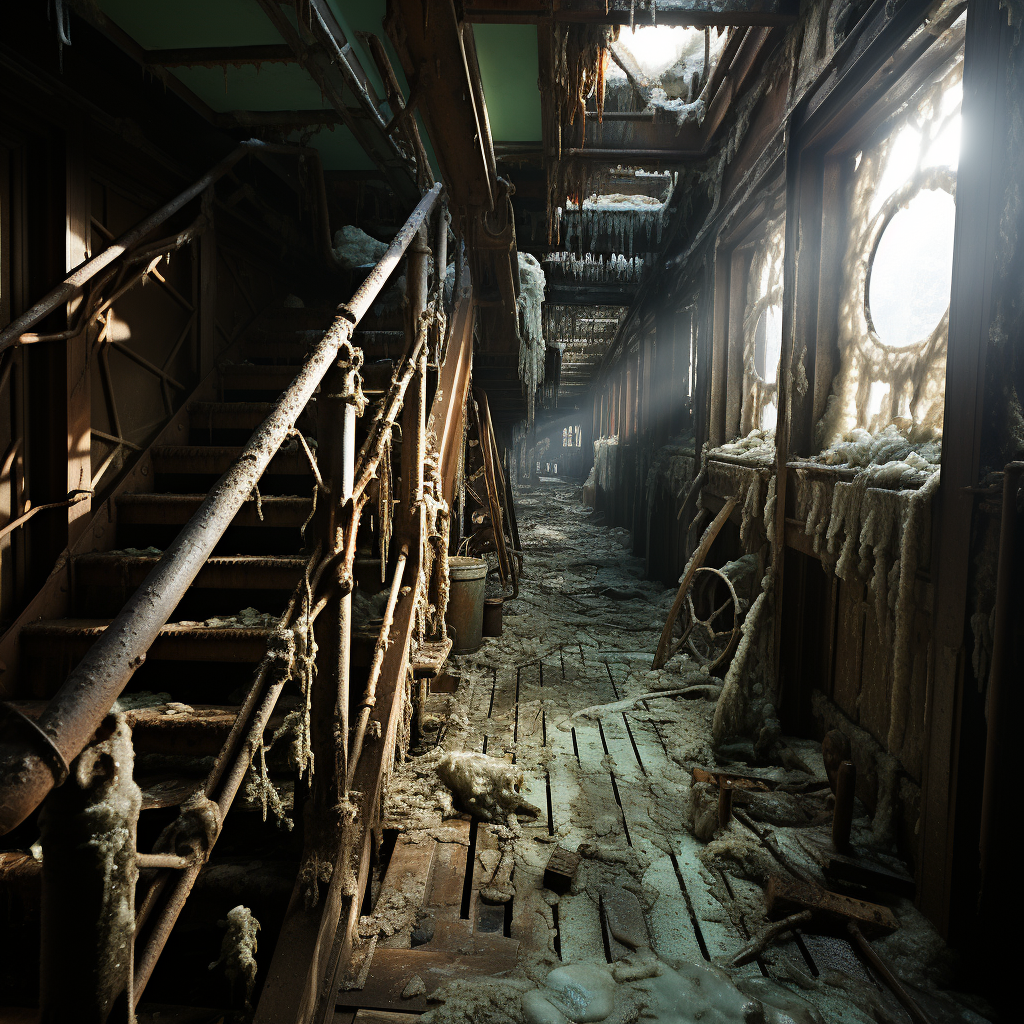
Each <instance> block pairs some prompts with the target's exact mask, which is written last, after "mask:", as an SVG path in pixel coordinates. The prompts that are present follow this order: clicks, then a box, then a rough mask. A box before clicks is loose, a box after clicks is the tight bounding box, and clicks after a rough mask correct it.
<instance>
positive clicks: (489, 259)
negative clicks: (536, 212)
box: [384, 0, 519, 387]
mask: <svg viewBox="0 0 1024 1024" xmlns="http://www.w3.org/2000/svg"><path fill="white" fill-rule="evenodd" d="M384 27H385V30H386V31H387V33H388V36H389V38H390V39H391V42H392V44H393V45H394V47H395V50H396V52H397V53H398V56H399V59H400V60H401V62H402V67H403V69H404V70H405V75H406V78H407V79H408V81H409V87H410V90H411V92H410V96H409V99H408V101H407V105H408V106H410V107H411V106H416V108H417V109H418V111H419V113H420V115H421V116H422V118H423V122H424V124H425V125H426V128H427V132H428V134H429V136H430V139H431V142H432V143H433V146H434V152H435V155H436V157H437V162H438V164H439V166H440V169H441V174H442V177H443V179H444V182H445V185H446V186H447V189H448V204H449V209H450V210H451V211H452V213H453V220H454V221H455V228H456V230H458V231H461V233H462V235H463V237H464V238H465V241H466V246H467V250H468V255H469V262H470V269H471V273H472V277H473V289H474V294H475V295H476V296H477V302H478V322H479V337H480V339H481V352H485V353H486V352H492V353H493V352H501V353H506V354H509V355H514V356H515V360H514V363H515V365H514V366H512V367H511V369H510V370H505V371H504V373H505V375H506V377H507V376H508V375H509V374H511V377H512V378H514V380H515V385H516V387H518V386H519V385H518V352H519V319H518V308H517V300H518V297H519V262H518V256H517V252H516V232H515V220H514V217H513V213H512V206H511V196H512V193H513V192H514V189H513V188H512V186H511V185H510V184H509V183H508V182H507V181H505V180H504V179H502V178H499V177H498V174H497V170H496V165H495V159H494V147H493V143H492V140H491V129H490V124H489V122H488V118H487V106H486V103H485V101H484V95H483V85H482V83H481V81H480V68H479V65H478V63H477V56H476V45H475V42H474V39H473V30H472V26H470V25H467V24H465V23H464V22H463V21H462V20H461V19H460V16H459V14H458V13H457V12H456V8H455V5H454V4H453V3H452V0H433V2H431V0H388V6H387V14H386V16H385V19H384ZM478 379H479V378H478Z"/></svg>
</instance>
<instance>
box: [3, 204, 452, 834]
mask: <svg viewBox="0 0 1024 1024" xmlns="http://www.w3.org/2000/svg"><path fill="white" fill-rule="evenodd" d="M440 191H441V186H440V184H438V185H435V186H434V188H433V189H431V190H430V192H428V193H427V194H426V195H425V196H424V197H423V199H422V200H421V201H420V203H419V205H418V206H417V207H416V209H415V210H414V211H413V213H412V215H411V216H410V218H409V220H408V221H407V222H406V224H405V226H404V227H403V228H402V230H401V231H400V232H399V233H398V234H397V235H396V236H395V240H394V241H393V242H392V243H391V245H390V246H389V248H388V250H387V252H386V253H385V254H384V256H383V257H382V258H381V260H380V262H379V263H378V264H377V266H376V267H374V269H373V271H371V273H370V275H369V276H368V277H367V278H366V280H365V281H364V282H363V284H362V285H361V286H360V287H359V289H358V290H357V291H356V293H355V295H353V296H352V299H351V301H349V302H348V303H347V304H346V305H345V306H342V307H340V310H339V316H338V318H337V319H336V320H335V321H334V323H333V324H332V325H331V327H330V328H329V329H328V331H327V333H326V334H325V335H324V337H323V339H322V340H321V342H320V343H319V345H317V347H316V349H315V350H314V351H313V353H312V355H310V357H309V358H308V359H307V360H306V362H305V364H304V365H303V366H302V368H301V369H300V370H299V373H298V375H297V376H296V378H295V380H294V381H293V382H292V384H291V386H290V387H289V388H288V390H287V391H286V392H285V393H284V394H283V395H282V396H281V397H280V398H279V399H278V401H277V404H276V405H275V407H274V410H273V411H272V412H271V414H270V415H269V416H268V417H267V418H266V419H265V420H264V421H263V423H262V424H261V425H260V426H259V427H258V428H257V430H256V432H255V433H254V434H253V436H252V437H251V438H250V439H249V442H248V444H247V445H246V446H245V448H244V450H243V451H242V453H241V455H239V457H238V458H237V459H236V460H235V462H234V464H233V465H232V466H231V468H230V469H228V471H227V472H226V473H225V474H224V475H223V476H222V477H221V478H220V480H218V481H217V483H216V484H215V485H214V486H213V488H212V489H211V491H210V492H209V494H207V496H206V498H205V499H204V500H203V503H202V504H201V505H200V506H199V508H198V509H197V510H196V512H195V514H194V515H193V516H192V518H191V519H190V520H189V521H188V523H186V524H185V527H184V528H183V529H182V531H181V533H179V534H178V536H177V537H176V538H175V539H174V541H173V542H172V544H171V546H170V547H169V548H168V549H167V550H166V551H165V552H164V554H163V556H162V557H161V559H160V561H159V562H158V563H157V564H156V566H155V567H154V569H153V570H152V572H150V574H149V575H148V576H147V577H146V579H145V581H144V582H143V583H142V585H141V586H140V587H139V589H138V590H137V591H136V592H135V594H134V595H133V596H132V597H131V598H130V599H129V600H128V602H127V603H126V604H125V606H124V607H123V608H122V609H121V611H120V612H119V613H118V615H117V617H116V618H115V619H114V621H113V622H112V623H111V624H110V626H108V627H107V629H106V630H105V631H104V633H103V634H102V636H100V638H99V639H98V640H97V641H96V643H95V644H93V646H92V647H91V648H90V649H89V651H88V652H87V653H86V655H85V657H84V658H83V659H82V660H81V661H80V662H79V664H78V666H77V667H76V668H75V670H74V671H73V672H72V673H71V675H70V676H69V677H68V679H67V681H66V682H65V683H64V685H63V686H62V687H61V688H60V690H59V691H58V692H57V694H56V695H55V696H54V697H53V699H52V700H51V701H50V703H49V704H48V705H47V707H46V710H45V711H44V712H43V714H42V715H41V716H40V719H39V726H40V728H41V729H42V730H43V731H44V732H45V733H46V734H47V735H48V736H49V737H50V738H51V739H52V741H53V743H54V745H55V746H56V747H57V749H58V750H59V751H60V752H61V754H62V755H63V757H64V759H65V761H67V762H70V761H72V760H73V759H74V758H75V757H76V756H77V755H78V754H79V753H80V752H81V751H82V750H83V749H84V747H85V745H86V744H87V743H88V742H89V739H90V737H91V736H92V735H93V733H94V732H95V731H96V728H97V726H98V725H99V723H100V722H101V721H102V720H103V718H104V716H105V715H106V714H107V712H108V711H109V710H110V707H111V705H112V704H113V703H114V701H115V700H116V699H117V698H118V696H120V694H121V691H122V690H123V689H124V687H125V685H126V684H127V683H128V680H129V679H131V677H132V675H133V674H134V673H135V670H136V669H137V668H138V667H139V666H140V665H141V664H142V663H143V662H144V661H145V659H146V652H147V651H148V650H149V648H150V646H151V644H152V643H153V641H154V640H155V639H156V636H157V634H158V633H159V631H160V629H161V628H162V627H163V625H164V624H165V623H166V622H167V620H168V618H169V617H170V615H171V613H172V612H173V611H174V609H175V607H176V606H177V604H178V602H179V601H180V600H181V598H182V597H183V596H184V594H185V591H186V590H188V588H189V587H190V586H191V584H192V581H193V580H194V579H195V577H196V575H197V574H198V572H199V570H200V569H201V568H202V566H203V564H204V563H205V562H206V560H207V558H209V557H210V554H211V553H212V551H213V549H214V547H215V546H216V544H217V542H218V541H219V540H220V538H221V537H222V536H223V534H224V531H225V530H226V529H227V528H228V526H229V525H230V524H231V521H232V519H234V517H235V515H236V514H237V513H238V511H239V510H240V509H241V508H242V506H243V505H244V504H245V502H246V501H247V500H249V497H250V495H251V493H252V489H253V487H254V486H255V484H256V482H257V481H258V480H259V478H260V477H261V476H262V474H263V472H264V470H265V469H266V468H267V466H268V465H269V464H270V460H271V459H272V458H273V457H274V455H276V454H277V450H278V448H280V446H281V444H282V442H283V441H284V440H285V438H286V437H287V436H288V432H289V431H290V430H291V429H292V427H293V426H294V425H295V421H296V420H297V419H298V417H299V414H300V413H301V412H302V411H303V409H305V407H306V405H307V403H308V402H309V399H310V398H311V397H312V395H313V392H314V391H315V390H316V388H317V386H318V385H319V383H320V381H321V380H322V379H323V376H324V374H325V373H326V372H327V370H328V369H329V368H330V367H331V366H332V365H333V364H334V362H335V360H336V358H337V355H338V350H339V348H340V347H341V345H342V343H343V342H346V341H348V339H349V338H350V337H351V334H352V329H353V327H354V326H355V325H356V324H357V323H358V322H359V320H360V318H361V317H362V316H363V314H364V313H365V312H366V311H367V310H368V309H369V307H370V305H371V304H372V303H373V301H374V299H375V298H376V297H377V295H378V293H379V292H380V290H381V288H383V286H384V283H385V281H386V280H387V279H388V276H389V275H390V274H391V272H392V271H393V270H394V269H395V267H396V266H397V265H398V262H399V260H400V259H401V258H402V255H403V253H404V252H405V250H406V248H408V246H409V243H410V242H411V241H412V239H413V237H414V236H415V234H416V232H417V231H418V230H419V229H420V227H421V226H422V225H423V223H424V222H425V220H426V219H427V217H428V216H429V215H430V212H431V210H432V209H433V208H434V205H435V203H436V202H437V198H438V195H439V194H440ZM50 763H51V762H50V759H49V758H47V756H46V755H45V754H44V753H42V752H41V751H40V750H39V749H38V741H36V742H33V741H32V740H31V739H30V738H28V737H26V736H25V735H22V734H20V733H18V732H15V733H14V734H9V735H5V736H3V737H0V835H2V834H4V833H6V832H9V831H10V830H11V829H12V828H14V827H15V826H16V825H18V824H19V823H20V822H22V821H24V820H25V818H26V817H27V816H28V815H29V814H30V813H31V812H32V811H33V810H34V809H35V808H36V807H38V806H39V803H40V801H41V800H42V799H43V798H44V797H45V796H46V794H47V793H48V792H49V791H50V790H51V789H52V788H53V785H54V775H53V771H52V769H51V767H50Z"/></svg>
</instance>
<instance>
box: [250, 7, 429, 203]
mask: <svg viewBox="0 0 1024 1024" xmlns="http://www.w3.org/2000/svg"><path fill="white" fill-rule="evenodd" d="M258 2H259V5H260V7H261V8H262V9H263V11H264V13H265V14H266V15H267V17H268V18H269V19H270V22H271V24H272V25H273V26H274V28H275V29H277V31H278V33H279V34H280V36H281V38H282V39H283V40H284V41H285V43H286V44H287V45H288V47H289V48H290V49H291V51H292V53H293V54H294V55H295V57H296V58H298V60H299V63H300V64H302V66H303V67H304V68H305V69H306V71H307V72H308V73H309V76H310V77H311V78H312V79H313V81H314V82H316V84H317V85H318V86H319V87H320V91H321V92H322V93H323V96H324V98H325V99H326V100H327V101H328V102H329V103H330V104H331V106H332V107H334V109H335V111H336V112H337V113H338V114H339V116H340V117H341V120H342V122H343V123H344V124H345V126H346V127H347V128H348V129H349V130H350V131H351V132H352V134H353V135H354V136H355V139H356V142H358V143H359V145H360V146H362V147H363V150H364V152H365V153H366V155H367V156H368V157H369V158H370V159H371V160H372V161H373V163H374V164H375V165H376V167H377V168H378V169H379V170H380V172H381V173H382V174H383V175H384V177H385V178H386V179H387V181H388V184H389V185H390V186H391V187H392V189H394V191H395V194H396V196H397V197H398V199H399V201H400V202H402V203H403V204H405V205H407V206H408V207H410V208H411V207H412V206H414V205H415V204H416V203H417V202H418V201H419V198H420V190H419V187H418V186H417V184H416V178H415V173H414V171H413V169H412V162H411V160H410V159H409V158H408V157H407V156H406V155H405V154H404V153H403V152H402V151H401V150H400V149H399V148H398V145H397V144H396V143H395V141H394V139H393V138H392V137H391V136H390V135H388V134H387V131H386V127H387V126H386V124H385V122H384V120H383V118H382V117H381V115H380V112H379V111H378V110H377V108H376V106H375V105H374V103H373V101H372V99H371V98H370V94H369V92H368V91H367V88H366V86H365V84H364V82H363V80H362V79H361V77H360V75H359V73H358V71H357V69H356V67H355V65H354V64H353V60H354V55H353V54H352V52H351V48H350V47H349V45H348V41H347V40H346V39H345V38H344V36H341V35H339V33H340V29H339V28H337V26H336V25H335V24H332V23H330V22H329V21H328V20H327V16H326V15H325V14H324V13H323V12H322V11H321V6H322V3H323V0H309V19H308V21H307V19H306V18H300V19H299V20H298V23H297V25H293V24H292V20H291V18H289V16H288V15H287V14H286V13H285V11H284V8H283V6H282V4H281V3H279V2H278V0H258ZM328 14H329V12H328ZM359 70H361V69H359ZM349 97H351V98H349Z"/></svg>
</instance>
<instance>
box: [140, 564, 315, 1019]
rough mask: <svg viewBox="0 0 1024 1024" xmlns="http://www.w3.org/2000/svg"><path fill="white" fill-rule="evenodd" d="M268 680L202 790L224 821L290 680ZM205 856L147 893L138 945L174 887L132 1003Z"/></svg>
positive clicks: (258, 683)
mask: <svg viewBox="0 0 1024 1024" xmlns="http://www.w3.org/2000/svg"><path fill="white" fill-rule="evenodd" d="M322 550H323V548H322V545H321V544H317V546H316V549H315V551H314V553H313V556H312V558H311V559H310V563H309V564H315V563H316V562H317V561H319V559H320V553H321V551H322ZM307 572H308V566H307ZM304 593H305V580H303V581H301V582H300V583H299V584H298V586H297V587H296V588H295V590H294V591H293V592H292V596H291V599H290V600H289V602H288V607H287V609H286V610H285V613H284V615H283V616H282V618H281V624H282V626H285V627H288V626H291V625H293V623H294V621H295V617H296V612H297V609H298V608H299V605H300V602H301V598H302V595H303V594H304ZM266 677H267V662H266V661H264V662H263V663H262V664H261V665H260V667H259V669H258V670H257V673H256V677H255V679H254V680H253V684H252V686H251V687H250V689H249V692H248V694H247V695H246V698H245V701H244V703H243V704H242V707H241V709H240V710H239V712H238V715H237V716H236V718H235V722H234V725H233V726H232V727H231V732H230V733H229V734H228V737H227V739H226V740H225V741H224V745H223V746H222V747H221V750H220V753H219V754H218V755H217V759H216V761H215V762H214V765H213V767H212V768H211V769H210V772H209V774H208V775H207V777H206V781H205V783H204V786H203V792H204V793H205V795H206V796H207V797H208V798H210V799H214V798H216V803H217V809H218V812H219V814H220V818H221V820H222V821H223V820H224V818H225V817H226V816H227V813H228V811H229V810H230V808H231V804H232V801H233V800H234V798H235V795H236V794H237V792H238V788H239V786H240V785H241V782H242V779H243V778H244V777H245V773H246V771H247V770H248V768H249V764H250V762H251V759H252V754H253V752H254V751H255V750H256V749H257V745H258V744H259V743H260V742H261V739H260V738H261V737H262V735H263V731H264V729H265V728H266V726H267V723H268V722H269V721H270V716H271V714H273V711H274V708H275V707H276V705H277V700H278V698H279V697H280V695H281V691H282V690H283V689H284V686H285V683H286V682H287V680H288V675H287V673H279V674H278V678H277V679H275V680H274V681H273V682H272V683H271V684H270V685H269V686H266ZM214 841H216V837H214ZM204 853H205V856H204V857H202V858H199V859H197V860H195V861H193V862H190V863H189V865H188V866H186V867H185V868H184V869H183V871H182V874H181V875H178V876H177V877H175V876H172V875H171V873H170V871H169V870H166V869H164V870H161V872H160V874H159V875H158V876H157V878H156V879H155V881H154V882H153V883H152V885H150V887H149V890H148V892H147V893H146V896H145V898H144V900H143V904H142V907H141V909H140V911H139V914H138V916H137V918H136V922H135V938H136V942H138V938H139V936H140V934H141V932H142V929H143V926H144V925H145V924H146V921H147V920H148V918H149V917H150V915H151V914H152V912H153V911H154V909H155V908H156V905H157V903H158V902H159V900H160V897H161V896H162V895H163V893H164V891H165V890H166V888H167V886H168V885H171V884H173V886H174V888H173V889H172V891H171V893H170V895H169V896H168V898H167V900H166V901H165V902H164V904H163V906H162V907H161V908H160V911H159V917H158V919H157V922H156V924H155V925H154V926H153V928H152V929H151V931H150V934H149V936H148V939H147V941H146V943H145V948H144V949H143V950H142V952H141V954H140V955H139V956H137V957H136V964H137V968H136V971H135V987H134V993H133V1002H134V1003H135V1004H137V1003H138V1002H139V1000H140V999H141V998H142V993H143V991H144V990H145V987H146V984H147V982H148V981H149V978H150V976H151V975H152V973H153V968H154V967H155V966H156V962H157V960H158V959H159V957H160V953H161V952H162V950H163V948H164V946H165V945H166V943H167V939H168V937H169V936H170V934H171V930H172V928H173V927H174V923H175V921H176V920H177V919H178V915H179V914H180V913H181V910H182V908H183V907H184V905H185V901H186V900H187V899H188V895H189V893H190V892H191V891H192V886H193V885H194V884H195V881H196V878H198V876H199V872H200V870H201V869H202V866H203V863H204V862H205V859H207V858H208V857H209V854H210V849H207V850H205V851H204Z"/></svg>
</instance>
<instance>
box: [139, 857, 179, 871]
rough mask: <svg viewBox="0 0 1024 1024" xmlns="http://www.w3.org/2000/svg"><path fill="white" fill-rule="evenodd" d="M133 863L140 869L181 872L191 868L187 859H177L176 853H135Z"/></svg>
mask: <svg viewBox="0 0 1024 1024" xmlns="http://www.w3.org/2000/svg"><path fill="white" fill-rule="evenodd" d="M135 863H136V864H137V865H138V867H139V869H140V870H141V869H142V868H171V869H174V870H177V871H181V870H183V869H185V868H188V867H191V866H192V861H191V860H190V859H189V858H188V857H179V856H178V855H177V854H176V853H137V854H135Z"/></svg>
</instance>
